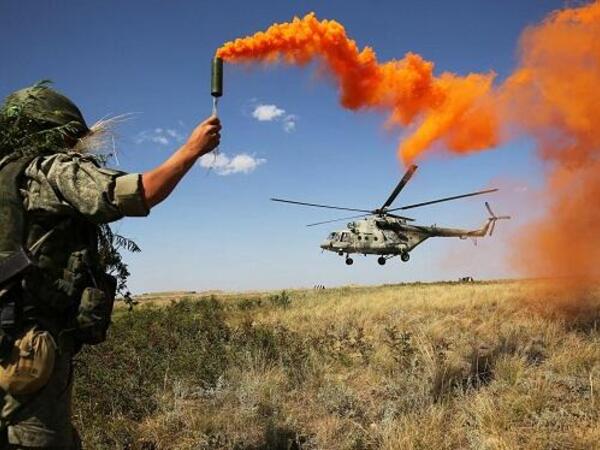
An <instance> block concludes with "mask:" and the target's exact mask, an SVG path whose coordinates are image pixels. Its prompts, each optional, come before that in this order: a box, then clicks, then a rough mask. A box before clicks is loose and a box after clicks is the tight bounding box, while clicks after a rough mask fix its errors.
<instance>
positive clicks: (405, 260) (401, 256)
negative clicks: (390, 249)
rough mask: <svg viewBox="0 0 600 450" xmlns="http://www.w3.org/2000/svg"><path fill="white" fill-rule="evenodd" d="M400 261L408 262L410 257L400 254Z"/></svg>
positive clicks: (406, 254)
mask: <svg viewBox="0 0 600 450" xmlns="http://www.w3.org/2000/svg"><path fill="white" fill-rule="evenodd" d="M400 259H401V260H402V261H404V262H408V260H409V259H410V255H409V254H408V253H402V254H401V255H400Z"/></svg>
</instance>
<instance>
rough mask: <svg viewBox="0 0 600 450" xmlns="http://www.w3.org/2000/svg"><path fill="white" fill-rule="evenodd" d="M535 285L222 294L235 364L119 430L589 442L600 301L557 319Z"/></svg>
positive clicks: (163, 440)
mask: <svg viewBox="0 0 600 450" xmlns="http://www.w3.org/2000/svg"><path fill="white" fill-rule="evenodd" d="M539 287H540V286H539V283H533V282H499V283H476V284H451V283H448V284H416V285H405V286H382V287H372V288H339V289H328V290H321V291H310V290H307V291H295V292H293V293H292V294H290V295H289V297H288V296H277V297H271V298H269V297H262V298H261V297H260V296H258V297H257V296H252V297H251V298H244V297H243V296H241V297H238V298H234V297H232V296H228V297H227V298H226V299H224V300H222V303H223V305H224V311H225V312H224V317H225V322H226V324H227V326H228V327H229V329H230V330H231V336H233V338H232V337H231V336H230V337H229V338H227V342H226V347H224V348H230V349H231V348H234V347H235V348H236V349H237V348H238V347H239V348H240V350H239V351H238V350H236V353H235V355H236V356H235V359H233V360H232V361H231V363H230V364H228V365H227V367H226V368H225V369H224V370H223V373H222V374H221V375H220V376H219V379H218V380H217V381H216V382H214V383H212V385H211V386H210V388H208V389H207V388H206V383H203V381H202V380H199V379H195V377H194V374H193V373H189V374H186V375H181V374H180V375H178V376H177V377H172V376H170V375H169V374H168V373H166V374H165V375H164V382H163V383H161V385H160V386H157V393H156V395H157V398H158V399H159V401H158V402H157V403H158V405H159V407H158V408H156V409H155V410H153V411H152V412H151V413H150V414H147V415H146V416H144V417H143V418H141V421H140V423H139V424H138V425H136V426H130V427H129V428H128V429H129V430H130V431H129V432H130V433H131V436H133V438H132V439H134V443H133V444H131V445H133V448H135V447H139V448H154V449H167V448H173V449H182V450H183V449H189V450H191V449H204V448H206V449H212V448H239V449H279V448H281V449H293V448H296V449H390V450H391V449H431V450H434V449H435V450H437V449H486V450H492V449H494V450H500V449H528V450H536V449H540V450H541V449H578V450H579V449H598V448H600V426H599V423H600V393H599V392H600V345H599V344H600V332H599V330H598V329H597V328H596V320H597V318H598V316H593V314H597V311H598V309H597V308H595V306H594V305H600V301H599V300H600V296H599V295H598V293H591V294H590V293H588V294H587V295H588V297H587V298H588V301H589V303H588V305H587V306H588V309H587V310H585V313H584V314H583V315H579V316H569V317H568V319H565V318H561V316H560V315H557V314H554V313H553V310H552V311H551V308H550V306H549V305H552V304H553V303H549V304H548V308H547V309H548V311H547V312H548V314H544V311H541V313H540V307H539V305H540V301H541V300H543V298H542V297H544V296H547V297H546V299H547V300H548V301H549V302H552V299H551V298H550V297H551V294H549V293H548V292H547V291H540V290H539ZM531 299H534V301H533V304H534V307H533V309H532V308H530V307H528V306H527V305H530V304H531V303H532V302H531ZM590 299H591V300H590ZM143 308H144V306H143V305H142V309H143ZM534 310H535V312H534ZM550 312H552V314H550ZM118 326H119V323H118V321H117V323H116V327H118ZM174 326H176V324H174ZM235 336H240V337H241V340H242V342H241V343H240V342H238V341H236V340H235ZM236 342H237V343H236ZM250 342H252V344H251V345H250V344H248V343H250ZM246 344H248V346H247V347H245V346H244V345H246ZM227 346H229V347H227Z"/></svg>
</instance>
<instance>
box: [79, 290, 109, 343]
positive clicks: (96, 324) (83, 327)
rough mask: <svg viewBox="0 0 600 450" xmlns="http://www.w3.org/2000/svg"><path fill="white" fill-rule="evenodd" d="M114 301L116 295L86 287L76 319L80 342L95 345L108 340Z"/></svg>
mask: <svg viewBox="0 0 600 450" xmlns="http://www.w3.org/2000/svg"><path fill="white" fill-rule="evenodd" d="M113 303H114V297H113V296H110V295H108V294H107V293H106V292H105V291H103V290H101V289H97V288H92V287H88V288H85V289H84V291H83V294H82V295H81V302H80V304H79V311H78V314H77V317H76V319H75V321H76V327H77V332H76V334H77V339H78V340H79V342H81V343H82V344H90V345H94V344H99V343H101V342H104V341H105V340H106V333H107V331H108V327H109V325H110V316H111V314H112V309H113Z"/></svg>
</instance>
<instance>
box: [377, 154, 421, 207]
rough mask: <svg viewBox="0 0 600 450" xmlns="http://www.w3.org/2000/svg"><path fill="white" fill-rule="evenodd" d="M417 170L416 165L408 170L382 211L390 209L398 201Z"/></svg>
mask: <svg viewBox="0 0 600 450" xmlns="http://www.w3.org/2000/svg"><path fill="white" fill-rule="evenodd" d="M416 170H417V166H416V165H414V164H413V165H412V166H410V167H409V168H408V170H407V171H406V173H405V174H404V176H403V177H402V179H401V180H400V182H399V183H398V186H396V189H394V190H393V191H392V193H391V194H390V196H389V197H388V199H387V200H386V201H385V203H384V204H383V206H382V207H381V209H384V208H387V207H389V206H390V205H391V204H392V203H393V202H394V200H396V197H398V194H399V193H400V191H401V190H402V189H403V188H404V186H406V183H408V181H409V180H410V179H411V178H412V176H413V175H414V173H415V171H416Z"/></svg>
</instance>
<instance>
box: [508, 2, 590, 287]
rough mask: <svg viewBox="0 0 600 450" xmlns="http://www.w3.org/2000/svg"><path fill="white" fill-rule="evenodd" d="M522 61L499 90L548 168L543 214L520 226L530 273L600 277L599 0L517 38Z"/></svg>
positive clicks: (554, 16) (522, 259)
mask: <svg viewBox="0 0 600 450" xmlns="http://www.w3.org/2000/svg"><path fill="white" fill-rule="evenodd" d="M521 53H522V55H521V65H520V67H519V68H518V69H517V70H516V71H515V73H514V74H513V75H512V76H511V77H510V78H509V79H508V80H507V81H506V82H505V84H504V85H503V86H502V87H501V88H500V89H501V96H502V98H503V107H504V108H506V110H507V111H509V112H510V115H511V120H512V121H513V122H514V123H519V124H520V125H521V127H522V128H523V129H524V130H525V131H526V132H528V133H529V134H530V135H531V136H533V137H534V138H535V139H536V141H537V143H538V149H539V154H540V156H541V157H542V158H543V159H544V160H545V161H546V162H547V163H548V165H549V176H548V179H547V182H546V188H545V191H544V195H545V197H546V203H547V205H548V209H547V212H546V214H545V216H544V217H543V218H542V219H541V220H540V221H538V222H536V223H532V224H530V225H528V226H527V227H525V229H524V230H522V232H521V234H520V236H519V238H518V241H519V242H518V245H519V247H518V248H519V255H518V257H519V258H518V259H519V260H520V264H521V268H522V269H525V270H526V271H527V272H528V273H536V274H540V273H544V274H551V275H567V276H569V275H570V276H578V277H585V278H586V279H588V280H589V279H597V278H598V276H599V275H600V269H599V266H598V264H599V263H600V233H599V232H598V226H599V225H600V208H599V207H598V202H599V199H600V126H599V124H600V89H599V88H598V86H599V85H600V2H594V3H590V4H588V5H586V6H583V7H580V8H574V9H565V10H562V11H557V12H554V13H552V14H551V15H550V16H549V17H548V18H547V19H546V20H545V21H544V22H543V23H542V24H540V25H538V26H536V27H532V28H529V29H528V30H526V31H525V33H524V34H523V36H522V39H521Z"/></svg>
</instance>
